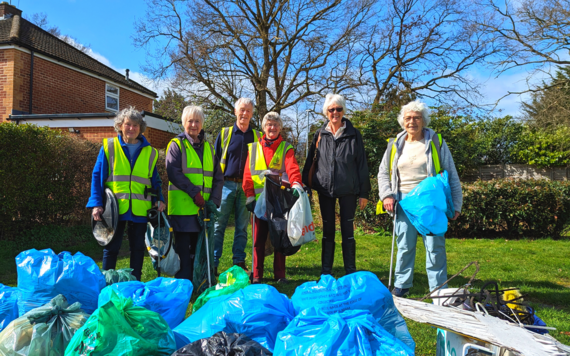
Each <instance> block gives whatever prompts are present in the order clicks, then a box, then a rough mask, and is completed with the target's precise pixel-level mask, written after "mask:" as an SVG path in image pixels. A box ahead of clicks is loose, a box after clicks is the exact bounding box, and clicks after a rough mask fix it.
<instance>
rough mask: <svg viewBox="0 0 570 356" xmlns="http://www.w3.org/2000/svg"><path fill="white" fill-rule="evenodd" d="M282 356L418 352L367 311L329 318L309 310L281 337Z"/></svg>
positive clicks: (403, 354) (406, 355)
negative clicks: (381, 324) (387, 330)
mask: <svg viewBox="0 0 570 356" xmlns="http://www.w3.org/2000/svg"><path fill="white" fill-rule="evenodd" d="M273 353H274V354H275V355H279V356H337V355H359V356H385V355H386V356H387V355H390V356H392V355H397V356H409V355H414V351H413V350H411V349H410V348H408V346H406V345H405V344H404V343H402V342H401V341H400V340H398V339H396V338H394V336H392V335H391V334H389V333H388V332H386V330H384V328H382V327H381V326H380V324H378V322H377V321H376V320H375V319H374V317H373V316H372V315H371V314H370V313H369V312H368V311H364V310H347V311H345V312H342V313H340V314H339V313H334V314H331V315H327V314H326V313H324V312H323V311H322V310H319V309H315V308H309V309H305V310H303V311H302V312H301V314H299V315H297V316H296V317H295V319H293V321H292V322H291V323H290V324H289V325H288V326H287V327H286V328H285V330H283V331H281V332H280V333H279V334H278V335H277V342H276V343H275V350H274V351H273Z"/></svg>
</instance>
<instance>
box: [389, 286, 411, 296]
mask: <svg viewBox="0 0 570 356" xmlns="http://www.w3.org/2000/svg"><path fill="white" fill-rule="evenodd" d="M408 294H410V288H398V287H394V289H392V295H393V296H395V297H400V298H403V297H406V296H407V295H408Z"/></svg>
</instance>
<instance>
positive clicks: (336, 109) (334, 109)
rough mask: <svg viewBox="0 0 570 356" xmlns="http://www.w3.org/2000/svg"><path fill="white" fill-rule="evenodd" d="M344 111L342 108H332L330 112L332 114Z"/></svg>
mask: <svg viewBox="0 0 570 356" xmlns="http://www.w3.org/2000/svg"><path fill="white" fill-rule="evenodd" d="M342 110H343V109H342V108H332V109H329V112H330V113H331V114H332V113H333V112H335V111H336V112H342Z"/></svg>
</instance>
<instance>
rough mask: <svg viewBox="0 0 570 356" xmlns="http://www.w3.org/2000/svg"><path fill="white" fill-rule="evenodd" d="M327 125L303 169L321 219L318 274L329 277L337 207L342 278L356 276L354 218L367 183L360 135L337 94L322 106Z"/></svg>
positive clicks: (365, 196) (316, 138)
mask: <svg viewBox="0 0 570 356" xmlns="http://www.w3.org/2000/svg"><path fill="white" fill-rule="evenodd" d="M323 113H324V114H325V115H326V116H327V118H328V121H327V122H326V123H325V124H324V125H323V126H322V127H321V128H320V129H319V130H318V131H317V132H316V133H315V136H314V138H313V143H312V144H311V147H310V149H309V154H308V156H307V161H306V162H305V167H304V168H303V183H305V185H307V186H308V187H311V188H312V189H314V190H316V191H317V193H318V195H319V205H320V207H321V215H322V219H323V245H322V255H321V263H322V267H321V274H331V273H332V267H333V262H334V250H335V243H334V237H335V231H336V226H335V209H336V201H337V199H338V202H339V206H340V231H341V234H342V256H343V260H344V270H345V272H346V274H350V273H354V272H356V242H355V241H354V225H353V220H354V214H355V212H356V206H357V205H358V206H359V207H360V209H364V208H365V207H366V203H368V193H369V192H370V179H369V177H368V165H367V163H366V154H365V152H364V144H363V142H362V135H361V134H360V131H358V130H357V129H355V128H354V126H352V123H351V122H350V120H348V119H346V118H345V117H344V116H343V114H345V113H346V103H345V100H344V98H343V97H342V96H340V95H338V94H328V95H327V96H326V99H325V104H324V105H323Z"/></svg>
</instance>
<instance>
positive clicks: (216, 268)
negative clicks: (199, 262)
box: [214, 267, 220, 277]
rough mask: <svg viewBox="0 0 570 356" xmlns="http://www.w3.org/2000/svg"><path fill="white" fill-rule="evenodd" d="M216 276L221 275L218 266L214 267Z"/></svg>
mask: <svg viewBox="0 0 570 356" xmlns="http://www.w3.org/2000/svg"><path fill="white" fill-rule="evenodd" d="M214 276H216V277H219V276H220V274H219V273H218V267H214Z"/></svg>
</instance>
